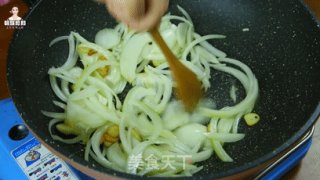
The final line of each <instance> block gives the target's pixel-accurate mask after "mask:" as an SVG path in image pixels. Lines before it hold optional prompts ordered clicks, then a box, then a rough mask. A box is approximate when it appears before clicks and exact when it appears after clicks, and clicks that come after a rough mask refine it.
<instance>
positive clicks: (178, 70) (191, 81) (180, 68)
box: [150, 28, 203, 111]
mask: <svg viewBox="0 0 320 180" xmlns="http://www.w3.org/2000/svg"><path fill="white" fill-rule="evenodd" d="M150 33H151V35H152V37H153V39H154V41H155V42H156V43H157V44H158V46H159V47H160V49H161V51H162V52H163V54H164V55H165V57H166V59H167V61H168V64H169V67H170V69H171V72H172V75H173V78H174V80H175V81H176V83H177V89H176V95H177V97H178V98H179V99H181V101H182V102H183V104H184V106H185V108H186V110H187V111H192V110H193V109H194V108H195V107H196V105H197V104H198V102H199V100H200V98H201V97H202V94H203V91H202V88H201V82H200V81H199V80H198V78H197V76H196V75H195V74H194V73H193V72H192V71H191V70H190V69H188V68H187V67H186V66H184V65H183V64H182V63H181V62H180V61H179V60H178V59H177V57H176V56H175V55H174V54H173V53H172V51H171V50H170V49H169V48H168V46H167V44H166V43H165V41H164V40H163V39H162V37H161V35H160V33H159V31H158V29H157V28H153V29H151V30H150Z"/></svg>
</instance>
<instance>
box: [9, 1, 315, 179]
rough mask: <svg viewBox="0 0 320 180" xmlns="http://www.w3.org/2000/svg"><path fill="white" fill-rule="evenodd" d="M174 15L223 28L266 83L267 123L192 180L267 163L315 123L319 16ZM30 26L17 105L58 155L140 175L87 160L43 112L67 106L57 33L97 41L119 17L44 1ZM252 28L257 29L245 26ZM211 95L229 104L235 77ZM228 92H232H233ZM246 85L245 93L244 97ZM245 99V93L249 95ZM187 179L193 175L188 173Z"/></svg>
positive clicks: (221, 10) (223, 7)
mask: <svg viewBox="0 0 320 180" xmlns="http://www.w3.org/2000/svg"><path fill="white" fill-rule="evenodd" d="M170 3H171V4H170V8H169V10H170V12H171V13H172V14H179V12H178V11H177V8H176V5H177V4H179V5H180V6H182V7H183V8H185V9H186V10H187V12H189V13H190V15H191V17H192V19H193V20H194V24H195V28H196V31H197V32H198V33H200V34H202V35H205V34H211V33H218V34H224V35H226V36H227V38H226V39H224V40H215V41H210V43H212V44H213V45H214V46H216V47H218V48H219V49H222V50H223V51H225V52H226V53H227V54H228V56H229V57H233V58H236V59H239V60H241V61H243V62H244V63H246V64H247V65H248V66H249V67H251V69H252V70H253V72H254V73H255V75H256V77H257V79H258V81H259V88H260V92H259V99H258V102H257V104H256V107H255V111H256V112H257V113H259V114H260V116H261V121H260V122H259V123H258V124H257V125H255V126H254V127H247V126H246V125H245V123H243V121H241V123H240V132H243V133H245V134H246V137H245V138H244V139H243V140H242V141H239V142H237V143H233V144H226V145H225V149H226V151H227V152H228V153H230V155H231V156H232V157H233V158H234V162H232V163H224V162H221V161H220V160H218V159H217V157H215V156H212V157H211V158H210V159H209V160H207V161H205V162H203V163H202V164H203V165H204V170H202V171H201V172H199V173H197V174H195V175H194V176H193V177H191V178H204V179H213V178H221V177H227V176H231V175H235V174H238V173H240V172H243V171H245V170H250V169H252V168H254V167H256V166H258V165H260V164H263V163H265V162H267V161H268V160H270V159H272V158H273V157H275V156H277V155H279V154H280V153H281V152H283V151H284V150H285V149H287V148H288V147H290V145H292V144H293V143H294V142H296V141H297V140H298V139H299V138H301V137H302V135H303V134H304V133H305V132H306V131H307V130H308V129H309V128H310V127H311V126H312V125H313V124H314V122H315V121H316V119H317V118H318V117H319V113H320V105H319V99H320V93H319V92H320V80H319V78H320V29H319V25H318V24H317V22H316V20H315V19H314V17H313V16H312V15H311V14H310V12H309V11H308V10H307V8H306V7H305V6H304V5H303V4H302V3H301V2H300V1H298V0H292V1H282V0H223V1H221V0H188V1H186V0H172V1H171V2H170ZM25 19H26V21H27V26H26V27H25V28H24V29H22V30H17V31H16V32H15V34H14V37H13V39H12V42H11V46H10V50H9V56H8V65H7V68H8V69H7V72H8V83H9V88H10V91H11V95H12V98H13V100H14V102H15V105H16V107H17V109H18V111H19V113H20V114H21V116H22V118H23V119H24V121H25V123H26V125H27V126H28V127H29V128H30V129H31V131H32V132H33V133H34V134H35V135H36V137H37V138H39V139H40V140H41V142H42V143H44V144H45V145H46V146H47V147H49V148H50V149H51V150H52V151H53V152H54V153H57V154H58V155H59V156H60V157H62V158H63V159H64V160H66V161H67V162H69V163H71V164H72V165H74V166H75V167H77V168H81V169H82V170H84V171H85V172H86V173H88V174H90V175H94V176H100V177H101V176H102V175H109V176H117V177H121V178H130V179H134V178H139V177H138V176H134V175H129V174H125V173H120V172H117V171H113V170H111V169H106V168H103V167H102V166H100V165H99V164H98V163H96V162H94V161H93V160H90V161H89V162H86V161H85V160H84V158H83V145H80V144H75V145H66V144H63V143H60V142H58V141H54V140H52V138H51V137H50V136H49V132H48V122H49V119H47V118H46V117H44V116H43V115H42V114H41V113H40V111H41V110H47V111H59V110H58V109H57V108H56V107H54V106H53V105H52V100H54V99H57V98H56V97H55V96H54V93H53V92H52V90H51V88H50V84H49V80H48V75H47V71H48V69H49V68H50V67H52V66H55V67H57V66H60V65H62V64H63V63H64V60H65V59H66V56H67V52H68V48H67V47H68V46H67V43H59V44H57V45H55V46H53V47H51V48H49V47H48V44H49V42H50V41H51V40H52V39H54V38H55V37H57V36H61V35H68V34H69V32H70V31H77V32H79V33H80V34H81V35H82V36H84V37H85V38H87V39H88V40H91V41H93V40H94V36H95V33H96V32H97V31H98V30H100V29H102V28H104V27H114V25H115V24H116V22H115V21H114V20H113V18H112V17H110V16H109V15H108V14H107V13H106V10H105V7H104V6H103V5H98V4H97V3H95V2H93V1H90V0H55V1H50V0H40V1H39V2H38V3H37V4H36V5H35V6H34V7H33V8H32V9H31V11H30V12H29V14H28V15H27V16H26V17H25ZM243 28H248V29H249V31H242V29H243ZM212 76H213V77H212V78H211V79H212V83H213V88H212V89H211V90H210V92H209V93H208V94H207V97H209V98H213V99H214V100H215V101H216V102H217V104H218V105H219V104H220V105H221V106H222V105H228V103H230V102H229V101H228V100H227V99H228V98H227V97H228V93H226V92H225V91H226V90H221V89H225V88H227V87H230V83H229V84H228V82H231V81H233V79H232V78H231V77H229V76H227V75H224V74H219V73H214V74H213V75H212ZM227 91H228V90H227ZM241 92H243V89H242V90H240V94H241ZM242 98H243V93H242ZM184 179H185V178H184Z"/></svg>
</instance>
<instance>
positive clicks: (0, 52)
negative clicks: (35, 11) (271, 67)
mask: <svg viewBox="0 0 320 180" xmlns="http://www.w3.org/2000/svg"><path fill="white" fill-rule="evenodd" d="M305 2H306V3H307V4H308V5H309V7H310V9H311V10H312V11H313V12H314V14H315V15H316V16H317V17H318V18H319V19H320V0H305ZM14 5H15V6H18V7H19V10H20V13H19V15H22V14H24V13H25V12H26V11H27V9H28V8H27V6H26V5H25V4H23V3H22V1H21V0H11V1H10V3H9V4H7V5H5V6H1V7H0V9H1V11H0V21H1V22H3V21H4V20H5V18H8V15H9V11H10V10H11V7H12V6H14ZM1 24H2V25H1V27H0V28H1V29H0V100H1V99H4V98H7V97H9V92H8V88H7V85H6V77H5V75H6V72H5V71H6V70H5V67H6V58H7V49H8V44H9V41H10V38H11V36H12V33H13V30H11V29H6V28H5V27H4V26H3V23H1ZM319 169H320V122H319V121H318V122H317V124H316V128H315V133H314V135H313V143H312V146H311V148H310V150H309V152H308V153H307V155H306V156H305V158H304V159H303V160H302V161H301V163H300V164H299V165H298V166H296V167H295V168H294V169H292V170H291V171H290V172H288V173H287V174H286V175H285V176H284V178H283V179H308V180H313V179H314V180H316V179H319V177H320V171H319Z"/></svg>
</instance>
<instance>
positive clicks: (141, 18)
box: [99, 0, 169, 31]
mask: <svg viewBox="0 0 320 180" xmlns="http://www.w3.org/2000/svg"><path fill="white" fill-rule="evenodd" d="M99 1H100V2H104V3H105V4H106V6H107V9H108V10H109V12H110V14H111V15H112V16H113V17H114V18H116V19H117V20H118V21H120V22H123V23H125V24H127V25H128V26H129V27H130V28H133V29H135V30H137V31H148V30H150V29H152V28H154V27H155V26H157V25H158V23H159V22H160V20H161V17H162V16H163V15H164V14H165V13H166V11H167V9H168V5H169V0H99Z"/></svg>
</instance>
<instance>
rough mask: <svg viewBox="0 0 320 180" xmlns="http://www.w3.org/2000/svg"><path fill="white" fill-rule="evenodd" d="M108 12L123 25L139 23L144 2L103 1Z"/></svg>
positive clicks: (142, 0)
mask: <svg viewBox="0 0 320 180" xmlns="http://www.w3.org/2000/svg"><path fill="white" fill-rule="evenodd" d="M105 3H106V6H107V8H108V10H109V12H110V13H111V14H112V15H113V16H114V18H116V19H117V20H118V21H120V22H123V23H125V24H129V23H131V22H135V21H139V19H140V18H141V17H142V16H143V15H144V10H145V0H105Z"/></svg>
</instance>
